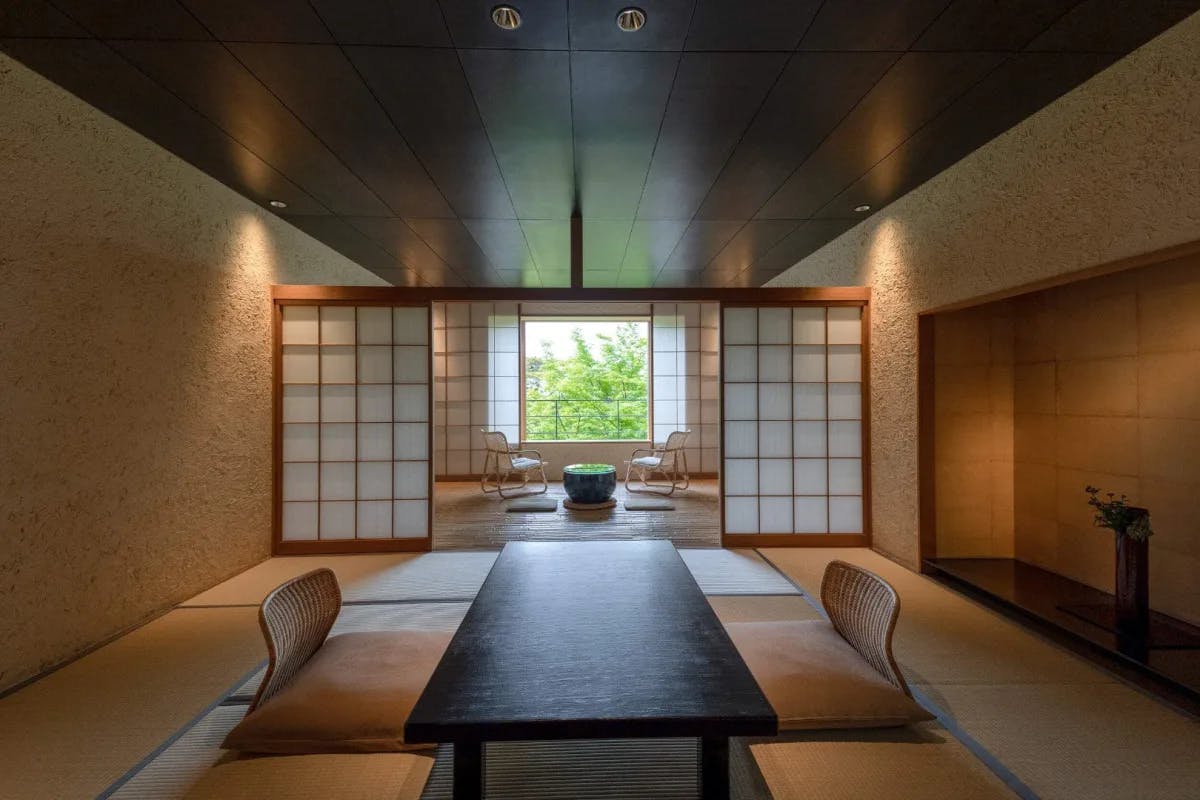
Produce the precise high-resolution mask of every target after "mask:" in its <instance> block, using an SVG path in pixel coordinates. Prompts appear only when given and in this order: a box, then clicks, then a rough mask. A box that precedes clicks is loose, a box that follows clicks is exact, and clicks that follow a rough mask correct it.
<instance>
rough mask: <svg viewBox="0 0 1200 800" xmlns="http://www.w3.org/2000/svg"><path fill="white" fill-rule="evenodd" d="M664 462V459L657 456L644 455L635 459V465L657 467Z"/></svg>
mask: <svg viewBox="0 0 1200 800" xmlns="http://www.w3.org/2000/svg"><path fill="white" fill-rule="evenodd" d="M661 463H662V459H661V458H658V457H657V456H642V457H640V458H635V459H634V460H633V465H634V466H635V467H657V466H658V465H659V464H661Z"/></svg>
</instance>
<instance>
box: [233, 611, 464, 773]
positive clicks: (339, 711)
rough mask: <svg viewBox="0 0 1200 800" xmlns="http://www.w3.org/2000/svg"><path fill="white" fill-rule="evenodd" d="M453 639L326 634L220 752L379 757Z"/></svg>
mask: <svg viewBox="0 0 1200 800" xmlns="http://www.w3.org/2000/svg"><path fill="white" fill-rule="evenodd" d="M452 635H453V634H450V633H444V632H441V631H436V632H435V631H379V632H373V633H345V634H341V635H339V636H331V637H330V638H329V639H327V640H326V641H325V644H323V645H321V649H319V650H318V651H317V652H316V653H315V654H313V657H312V658H310V659H309V660H308V663H307V664H305V665H304V666H303V667H302V668H301V669H300V671H299V672H298V673H296V677H295V678H294V679H293V680H292V682H291V683H290V684H288V685H287V686H286V687H284V688H283V689H282V690H280V691H279V693H278V694H276V695H275V696H274V697H272V698H271V699H270V700H268V701H266V702H265V703H263V704H262V705H261V706H259V707H258V708H256V709H255V710H254V711H252V712H251V713H249V714H247V715H246V718H245V719H243V720H242V721H241V722H240V723H238V725H237V727H235V728H234V729H233V730H232V731H230V732H229V735H228V736H226V737H225V742H224V745H223V746H224V747H226V748H228V749H231V750H240V751H242V752H245V753H284V754H298V753H377V752H395V751H399V750H415V749H421V748H425V747H429V746H430V745H425V744H417V745H410V744H407V743H406V742H405V741H404V723H405V721H407V720H408V715H409V713H411V712H412V709H413V706H414V705H416V702H417V698H418V697H420V696H421V692H423V691H424V690H425V685H426V684H427V683H429V677H430V675H432V674H433V670H434V668H435V667H436V666H437V664H438V662H439V661H440V660H441V658H442V654H443V653H444V652H445V651H446V646H447V645H448V644H449V643H450V639H451V637H452Z"/></svg>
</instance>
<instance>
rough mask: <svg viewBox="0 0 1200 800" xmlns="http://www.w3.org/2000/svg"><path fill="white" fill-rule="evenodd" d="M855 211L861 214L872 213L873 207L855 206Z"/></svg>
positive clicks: (865, 205)
mask: <svg viewBox="0 0 1200 800" xmlns="http://www.w3.org/2000/svg"><path fill="white" fill-rule="evenodd" d="M854 210H855V211H857V212H858V213H860V214H861V213H863V212H864V211H870V210H871V207H870V206H869V205H867V204H866V203H863V204H862V205H861V206H855V207H854Z"/></svg>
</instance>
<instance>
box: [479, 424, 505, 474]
mask: <svg viewBox="0 0 1200 800" xmlns="http://www.w3.org/2000/svg"><path fill="white" fill-rule="evenodd" d="M479 432H480V433H482V434H483V446H484V449H486V450H487V452H488V454H489V455H495V456H496V468H497V469H501V470H504V469H511V468H512V458H511V457H510V456H509V455H508V437H507V436H505V435H504V433H503V432H501V431H489V430H486V429H480V431H479Z"/></svg>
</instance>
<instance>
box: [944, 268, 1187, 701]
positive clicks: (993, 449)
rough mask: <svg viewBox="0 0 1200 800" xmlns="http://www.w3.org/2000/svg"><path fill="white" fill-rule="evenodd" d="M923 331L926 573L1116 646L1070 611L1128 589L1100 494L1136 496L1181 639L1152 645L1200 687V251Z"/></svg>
mask: <svg viewBox="0 0 1200 800" xmlns="http://www.w3.org/2000/svg"><path fill="white" fill-rule="evenodd" d="M921 332H922V336H921V340H922V342H921V343H922V376H921V391H922V415H921V416H922V420H921V423H922V424H921V428H922V438H923V451H924V456H923V458H922V470H921V472H922V474H921V482H922V497H923V513H922V537H921V540H922V558H923V565H924V567H925V569H926V570H927V571H931V572H934V573H936V574H939V575H940V576H942V577H950V578H951V579H953V580H955V581H958V582H959V583H962V584H965V585H969V586H970V587H973V588H974V589H978V590H981V591H982V592H984V593H986V594H988V595H990V596H991V597H992V599H997V600H1000V601H1002V602H1005V603H1011V604H1013V605H1015V606H1018V607H1020V610H1021V611H1022V612H1024V613H1026V614H1030V615H1032V616H1034V617H1036V618H1038V620H1039V621H1041V622H1050V623H1053V624H1054V625H1059V626H1062V627H1064V628H1065V629H1067V630H1069V631H1070V632H1071V633H1072V634H1073V635H1078V636H1082V637H1084V638H1086V639H1088V640H1089V641H1090V642H1094V643H1100V644H1101V645H1102V646H1106V647H1107V646H1109V645H1112V646H1113V647H1115V646H1116V642H1115V641H1113V639H1114V637H1113V636H1112V635H1111V634H1109V633H1108V632H1107V631H1104V630H1102V629H1100V628H1098V627H1096V626H1095V625H1090V624H1088V623H1085V622H1082V621H1081V620H1079V619H1077V618H1073V617H1072V616H1071V615H1070V614H1066V613H1064V612H1063V606H1067V605H1070V604H1071V603H1072V602H1076V603H1077V602H1106V601H1107V600H1108V598H1107V597H1106V595H1105V594H1102V593H1109V594H1111V593H1112V592H1113V582H1114V577H1113V575H1114V563H1113V562H1114V546H1113V534H1112V533H1111V532H1110V531H1108V530H1104V529H1100V528H1096V527H1094V526H1093V524H1092V518H1093V514H1092V511H1093V510H1092V509H1091V508H1089V507H1088V505H1087V495H1086V494H1085V492H1084V487H1085V486H1088V485H1093V486H1097V487H1100V488H1101V489H1102V490H1103V491H1105V492H1108V491H1112V492H1116V493H1117V494H1121V493H1125V494H1128V495H1129V498H1130V502H1131V503H1132V504H1134V505H1140V506H1145V507H1147V508H1149V509H1150V512H1151V518H1152V522H1153V527H1154V531H1155V534H1154V536H1153V537H1152V539H1151V541H1150V600H1151V607H1152V609H1154V611H1155V612H1158V614H1157V615H1156V619H1157V620H1159V622H1161V623H1163V624H1164V625H1167V626H1168V629H1166V633H1165V634H1164V635H1163V636H1162V637H1160V639H1159V641H1158V642H1157V644H1162V645H1169V647H1164V648H1156V647H1152V648H1151V650H1150V652H1148V653H1146V652H1142V653H1140V654H1134V655H1135V656H1136V655H1140V659H1139V660H1140V662H1141V663H1142V665H1143V666H1145V665H1147V664H1151V663H1153V664H1154V665H1155V666H1156V668H1158V669H1160V671H1163V672H1165V673H1167V674H1169V675H1170V676H1172V677H1173V679H1177V680H1179V681H1180V682H1183V683H1190V684H1191V685H1193V686H1195V687H1200V649H1194V647H1192V646H1190V645H1197V644H1200V640H1197V638H1196V637H1195V635H1194V634H1200V630H1197V629H1196V628H1194V627H1192V626H1196V625H1200V582H1198V581H1197V579H1196V578H1197V576H1198V575H1200V255H1195V254H1193V255H1187V256H1184V257H1175V258H1173V259H1170V260H1159V261H1157V262H1154V263H1149V264H1148V265H1144V266H1138V267H1136V268H1128V269H1124V270H1121V271H1118V272H1112V273H1109V274H1104V275H1102V276H1098V277H1090V278H1086V279H1082V280H1077V281H1074V282H1071V283H1067V284H1064V285H1059V286H1056V287H1053V288H1048V289H1043V290H1040V291H1034V292H1030V293H1027V294H1022V295H1018V296H1015V297H1009V298H1007V299H1004V300H999V301H994V302H988V303H983V304H980V305H974V306H971V307H967V308H962V309H958V310H953V311H946V312H940V313H934V314H930V315H927V316H925V317H923V318H922V320H921ZM1186 623H1190V625H1188V624H1186ZM1189 629H1190V633H1189ZM1172 630H1173V631H1174V633H1172V632H1171V631H1172ZM1152 644H1154V643H1152ZM1183 645H1189V646H1183Z"/></svg>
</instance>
